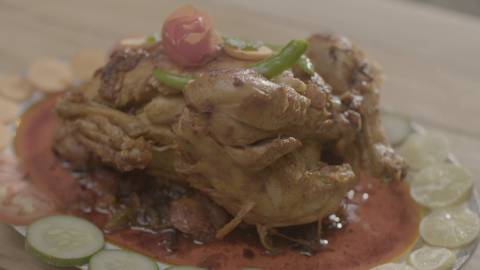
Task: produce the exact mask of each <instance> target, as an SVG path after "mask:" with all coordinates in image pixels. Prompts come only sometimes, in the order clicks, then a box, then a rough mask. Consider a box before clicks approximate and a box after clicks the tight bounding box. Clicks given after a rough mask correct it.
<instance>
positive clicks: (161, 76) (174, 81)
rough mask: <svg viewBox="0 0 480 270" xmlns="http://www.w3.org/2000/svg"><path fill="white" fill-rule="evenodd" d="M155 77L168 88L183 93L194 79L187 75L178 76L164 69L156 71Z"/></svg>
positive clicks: (154, 72)
mask: <svg viewBox="0 0 480 270" xmlns="http://www.w3.org/2000/svg"><path fill="white" fill-rule="evenodd" d="M153 76H155V78H156V79H157V80H159V81H160V82H162V83H163V84H165V85H166V86H168V87H171V88H174V89H177V90H180V91H182V90H183V89H184V88H185V86H187V84H188V83H189V82H190V81H191V80H193V79H194V78H193V77H190V76H185V75H176V74H173V73H170V72H167V71H165V70H162V69H159V68H157V69H155V70H154V71H153Z"/></svg>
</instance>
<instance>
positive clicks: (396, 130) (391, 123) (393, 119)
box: [380, 111, 413, 146]
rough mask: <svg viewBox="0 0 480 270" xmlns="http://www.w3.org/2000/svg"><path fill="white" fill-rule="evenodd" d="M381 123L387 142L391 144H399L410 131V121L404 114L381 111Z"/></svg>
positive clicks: (411, 129)
mask: <svg viewBox="0 0 480 270" xmlns="http://www.w3.org/2000/svg"><path fill="white" fill-rule="evenodd" d="M380 117H381V120H382V125H383V128H384V130H385V135H386V136H387V139H388V142H390V144H392V145H393V146H397V145H400V144H401V143H402V142H403V141H404V140H405V139H406V138H407V136H408V135H409V134H410V133H412V131H413V128H412V121H411V120H410V118H408V117H407V116H404V115H400V114H396V113H392V112H387V111H382V112H381V115H380Z"/></svg>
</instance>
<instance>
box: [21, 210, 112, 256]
mask: <svg viewBox="0 0 480 270" xmlns="http://www.w3.org/2000/svg"><path fill="white" fill-rule="evenodd" d="M25 246H26V249H27V251H28V252H29V253H31V254H33V255H34V256H36V257H38V258H39V259H40V260H42V261H43V262H45V263H48V264H52V265H55V266H79V265H83V264H86V263H87V262H88V260H89V259H90V257H91V256H92V255H93V254H95V253H97V252H98V251H99V250H100V249H102V248H103V246H104V238H103V233H102V231H100V229H98V228H97V227H96V226H95V225H94V224H92V223H90V222H89V221H86V220H84V219H81V218H77V217H72V216H51V217H46V218H42V219H39V220H37V221H35V222H34V223H33V224H31V225H30V226H28V228H27V241H26V243H25Z"/></svg>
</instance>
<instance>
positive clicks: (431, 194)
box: [410, 164, 473, 208]
mask: <svg viewBox="0 0 480 270" xmlns="http://www.w3.org/2000/svg"><path fill="white" fill-rule="evenodd" d="M472 186H473V180H472V176H471V174H470V173H469V172H468V171H467V170H466V169H465V168H463V167H460V166H456V165H453V164H438V165H432V166H429V167H427V168H424V169H423V170H421V171H420V172H418V173H417V174H415V175H414V177H413V181H412V182H411V184H410V191H411V194H412V197H413V199H415V201H416V202H418V203H419V204H421V205H423V206H426V207H429V208H439V207H446V206H450V205H452V204H455V203H459V202H460V201H462V200H463V199H466V198H467V197H468V195H469V194H470V191H471V189H472Z"/></svg>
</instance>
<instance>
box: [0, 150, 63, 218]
mask: <svg viewBox="0 0 480 270" xmlns="http://www.w3.org/2000/svg"><path fill="white" fill-rule="evenodd" d="M0 157H1V158H0V221H2V222H5V223H9V224H14V225H27V224H30V223H32V222H33V221H35V220H37V219H39V218H42V217H44V216H48V215H52V214H53V213H54V212H55V211H56V207H55V203H54V201H53V200H52V199H51V198H50V197H49V196H48V195H47V194H44V193H43V192H40V191H39V190H37V189H36V188H35V187H34V186H33V185H32V184H30V183H29V182H27V181H26V180H25V179H24V175H23V173H22V172H21V170H20V168H19V165H18V163H17V162H16V160H15V158H14V157H11V156H8V155H1V156H0Z"/></svg>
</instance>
